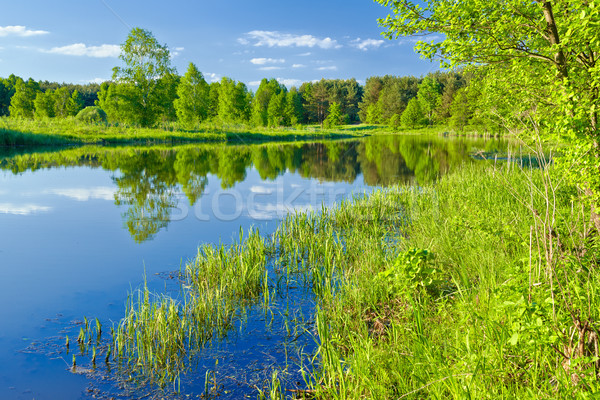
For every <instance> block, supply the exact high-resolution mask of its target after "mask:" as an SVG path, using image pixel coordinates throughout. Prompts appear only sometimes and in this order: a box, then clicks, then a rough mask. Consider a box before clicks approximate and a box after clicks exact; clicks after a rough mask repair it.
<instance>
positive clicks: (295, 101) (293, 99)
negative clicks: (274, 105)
mask: <svg viewBox="0 0 600 400" xmlns="http://www.w3.org/2000/svg"><path fill="white" fill-rule="evenodd" d="M303 111H304V110H303V107H302V96H300V93H298V90H297V89H296V88H295V87H293V88H291V89H290V91H289V92H288V93H287V95H286V99H285V119H286V122H287V123H288V124H289V125H296V124H298V123H300V121H301V120H302V114H303Z"/></svg>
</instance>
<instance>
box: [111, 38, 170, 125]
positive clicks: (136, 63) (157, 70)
mask: <svg viewBox="0 0 600 400" xmlns="http://www.w3.org/2000/svg"><path fill="white" fill-rule="evenodd" d="M119 58H120V59H121V60H122V61H123V62H124V63H125V67H115V68H114V69H113V81H115V82H116V83H117V84H119V85H123V87H122V88H120V89H121V90H119V91H117V95H118V96H119V97H120V101H121V102H122V103H124V105H125V106H126V108H128V112H129V113H130V115H131V116H132V117H133V120H134V121H133V122H136V123H139V124H140V125H143V126H150V125H154V124H156V122H158V120H159V118H160V117H161V116H162V115H165V114H168V113H169V110H168V107H169V105H171V106H172V104H173V100H174V99H173V98H170V97H172V92H173V87H172V83H173V75H174V74H175V69H174V68H172V67H171V56H170V54H169V49H168V48H167V46H166V45H161V44H160V43H158V41H157V40H156V39H155V38H154V36H153V35H152V33H151V32H150V31H147V30H144V29H141V28H134V29H132V30H131V32H130V33H129V36H128V37H127V40H126V41H125V43H123V44H122V45H121V55H120V56H119Z"/></svg>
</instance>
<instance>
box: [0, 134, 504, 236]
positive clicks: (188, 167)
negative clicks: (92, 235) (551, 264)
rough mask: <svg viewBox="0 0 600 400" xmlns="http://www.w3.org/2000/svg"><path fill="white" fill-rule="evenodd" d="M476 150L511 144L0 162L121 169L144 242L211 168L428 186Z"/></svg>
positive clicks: (228, 173) (305, 147) (424, 141)
mask: <svg viewBox="0 0 600 400" xmlns="http://www.w3.org/2000/svg"><path fill="white" fill-rule="evenodd" d="M476 149H479V150H485V151H487V152H489V151H504V150H505V149H506V142H503V141H497V140H487V141H485V140H483V139H479V140H474V139H452V138H450V139H447V138H438V137H426V136H400V135H386V136H372V137H368V138H364V139H359V140H351V141H329V142H314V143H289V144H288V143H286V144H282V143H276V144H260V145H256V144H255V145H225V144H221V145H214V144H210V145H186V146H176V147H167V146H159V147H117V148H111V147H82V148H76V149H68V150H61V151H35V152H30V153H22V154H15V153H14V152H13V153H11V154H6V155H4V156H1V155H0V168H2V169H3V170H10V171H12V172H13V173H15V174H17V173H22V172H24V171H34V170H37V169H41V168H55V167H64V166H69V167H73V166H89V167H93V168H99V167H101V168H103V169H106V170H110V171H115V172H116V174H115V177H114V178H113V180H114V183H115V184H116V186H117V191H116V193H115V204H116V205H118V206H124V207H127V209H126V211H125V212H123V214H122V215H123V219H124V222H125V225H126V226H127V228H128V230H129V233H130V234H131V236H132V238H133V239H134V240H135V241H136V242H140V243H141V242H144V241H146V240H149V239H151V238H152V237H153V236H154V235H156V234H157V233H158V232H159V231H160V230H161V229H162V228H165V227H167V225H168V224H169V222H170V221H171V218H172V214H171V213H172V211H173V210H174V209H176V208H177V206H178V204H179V199H180V196H185V198H187V201H188V202H189V204H190V205H191V206H194V205H195V204H196V203H197V202H198V200H199V199H200V198H201V197H202V195H203V193H204V191H205V189H206V186H207V184H208V174H212V175H215V176H217V177H218V178H219V179H220V182H221V187H222V188H223V189H228V188H232V187H234V186H235V185H236V183H238V182H242V181H244V180H245V179H246V172H247V171H248V168H251V167H254V168H255V169H256V170H257V172H258V174H259V175H260V177H261V179H263V180H273V179H275V178H277V177H278V176H280V175H283V174H284V173H286V171H289V172H292V173H298V174H299V175H300V176H302V177H303V178H314V179H318V180H319V181H322V182H323V181H326V182H348V183H352V182H354V181H355V180H356V179H357V178H358V177H359V176H360V175H362V177H363V179H364V182H365V184H366V185H368V186H389V185H392V184H396V183H414V184H425V183H429V182H432V181H434V180H436V179H438V178H439V177H440V176H441V175H443V174H445V173H447V172H448V171H450V170H451V169H452V168H454V167H456V166H458V165H460V164H463V163H465V162H473V158H472V157H471V154H472V153H473V152H474V151H475V150H476ZM117 171H118V172H117Z"/></svg>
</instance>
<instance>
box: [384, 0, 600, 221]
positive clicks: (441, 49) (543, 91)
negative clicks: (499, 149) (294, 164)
mask: <svg viewBox="0 0 600 400" xmlns="http://www.w3.org/2000/svg"><path fill="white" fill-rule="evenodd" d="M377 2H379V3H380V4H382V5H385V6H389V7H390V8H391V10H392V14H391V15H389V16H388V17H387V18H385V19H382V20H380V24H381V25H382V26H383V27H385V28H387V32H386V36H387V37H388V38H390V39H391V38H397V37H399V36H407V35H428V34H436V33H437V34H442V35H441V36H434V37H433V38H432V39H433V40H430V41H420V42H418V43H417V46H416V49H417V51H418V52H419V53H421V54H422V55H423V56H425V57H428V58H434V57H440V58H441V59H442V66H445V67H459V66H464V65H478V66H483V67H485V68H486V69H487V70H488V74H487V76H491V77H493V79H494V80H495V84H494V85H493V86H492V95H494V96H495V99H496V100H497V102H499V103H502V102H503V101H512V102H513V103H514V105H515V108H513V109H512V111H513V112H512V113H511V114H510V115H506V116H504V117H505V120H506V123H507V124H509V125H510V124H511V121H512V122H513V124H512V125H513V126H514V127H516V126H529V129H530V130H536V131H538V130H540V129H543V128H544V127H545V128H546V129H545V130H544V134H546V135H550V136H552V137H555V138H561V139H566V140H567V141H568V142H569V143H570V144H571V146H570V147H569V149H568V151H567V153H568V154H567V156H566V157H564V158H563V163H564V165H565V167H566V168H565V171H566V173H567V174H568V175H569V176H570V177H571V178H572V179H573V181H574V182H576V183H577V184H579V186H580V187H582V188H583V189H584V190H585V191H586V193H587V194H588V198H589V199H590V200H591V202H592V204H593V205H594V206H595V207H596V209H597V207H598V206H600V162H599V160H600V127H599V126H598V122H599V121H598V113H599V112H600V68H599V65H600V64H599V62H598V55H599V54H600V39H599V38H600V35H599V28H598V21H599V20H600V2H599V1H597V0H592V1H583V0H564V1H558V0H557V1H549V0H535V1H524V0H505V1H502V2H490V1H486V0H426V1H419V2H417V1H409V0H406V1H404V0H403V1H391V0H377ZM515 99H516V100H515ZM575 160H577V165H578V166H577V167H576V169H575V170H573V168H572V166H573V164H574V162H575ZM592 218H593V220H594V223H595V225H596V228H597V229H598V230H600V216H599V215H598V213H597V212H595V211H594V212H593V215H592Z"/></svg>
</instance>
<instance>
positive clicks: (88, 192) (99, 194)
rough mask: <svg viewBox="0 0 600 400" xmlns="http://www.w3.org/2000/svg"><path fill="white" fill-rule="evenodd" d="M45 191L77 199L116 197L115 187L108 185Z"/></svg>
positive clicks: (108, 198) (111, 198)
mask: <svg viewBox="0 0 600 400" xmlns="http://www.w3.org/2000/svg"><path fill="white" fill-rule="evenodd" d="M45 193H49V194H55V195H57V196H64V197H68V198H70V199H73V200H76V201H89V200H91V199H99V200H114V198H115V189H114V188H111V187H107V186H99V187H93V188H65V189H52V190H48V191H47V192H45Z"/></svg>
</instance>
